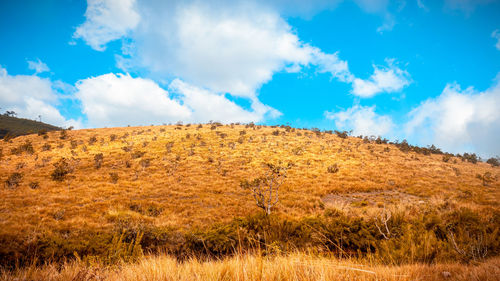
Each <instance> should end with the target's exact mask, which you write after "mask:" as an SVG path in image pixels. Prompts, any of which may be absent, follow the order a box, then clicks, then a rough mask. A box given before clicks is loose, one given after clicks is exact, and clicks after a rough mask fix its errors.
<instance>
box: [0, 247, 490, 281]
mask: <svg viewBox="0 0 500 281" xmlns="http://www.w3.org/2000/svg"><path fill="white" fill-rule="evenodd" d="M361 262H362V261H360V260H347V259H342V260H338V259H332V258H325V257H317V256H314V255H310V254H307V253H295V254H292V255H288V256H272V257H263V256H260V255H246V254H245V255H237V256H234V257H232V258H226V259H222V260H214V261H203V260H200V259H196V258H192V259H189V260H187V261H184V262H179V261H177V260H176V259H175V258H173V257H171V256H168V255H159V256H150V257H145V258H143V259H141V260H140V261H139V262H137V263H128V264H122V265H121V266H119V267H105V266H102V265H94V266H87V265H85V264H84V263H82V262H71V263H66V264H64V265H63V266H61V267H59V266H56V265H53V264H49V265H46V266H44V267H29V268H25V269H22V270H18V271H15V272H3V273H2V274H1V275H0V280H75V281H76V280H134V281H135V280H148V281H149V280H186V281H187V280H200V281H201V280H203V281H212V280H213V281H215V280H241V281H243V280H282V281H287V280H293V281H306V280H307V281H308V280H311V281H312V280H332V281H335V280H360V281H361V280H363V281H367V280H401V281H404V280H444V279H446V280H492V281H493V280H500V258H494V259H490V260H487V261H486V262H484V263H481V264H477V265H468V266H464V265H462V264H437V265H424V264H413V265H405V266H384V265H379V264H369V262H366V261H365V264H361Z"/></svg>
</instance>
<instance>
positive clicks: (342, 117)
mask: <svg viewBox="0 0 500 281" xmlns="http://www.w3.org/2000/svg"><path fill="white" fill-rule="evenodd" d="M325 117H326V118H327V119H330V120H333V121H334V122H335V126H336V127H337V128H338V129H340V130H346V131H350V130H352V133H353V134H354V135H364V136H371V135H374V136H389V135H390V134H391V133H392V131H393V129H394V128H395V125H394V123H393V122H392V118H391V117H390V116H388V115H379V114H377V113H376V112H375V106H360V105H354V106H353V107H351V108H348V109H346V110H344V111H338V112H330V111H327V112H325Z"/></svg>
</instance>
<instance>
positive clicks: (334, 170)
mask: <svg viewBox="0 0 500 281" xmlns="http://www.w3.org/2000/svg"><path fill="white" fill-rule="evenodd" d="M327 171H328V173H330V174H335V173H337V172H338V171H339V166H338V165H337V164H336V163H335V164H333V165H330V166H328V168H327Z"/></svg>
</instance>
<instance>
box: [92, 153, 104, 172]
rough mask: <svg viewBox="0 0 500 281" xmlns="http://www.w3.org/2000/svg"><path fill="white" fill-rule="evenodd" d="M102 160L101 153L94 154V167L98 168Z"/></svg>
mask: <svg viewBox="0 0 500 281" xmlns="http://www.w3.org/2000/svg"><path fill="white" fill-rule="evenodd" d="M103 160H104V156H103V155H102V153H99V154H96V155H94V167H95V168H96V169H100V168H101V166H102V162H103Z"/></svg>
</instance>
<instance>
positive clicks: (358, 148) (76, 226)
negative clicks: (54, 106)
mask: <svg viewBox="0 0 500 281" xmlns="http://www.w3.org/2000/svg"><path fill="white" fill-rule="evenodd" d="M47 135H48V138H47V137H44V136H38V135H27V136H23V137H18V138H16V139H14V140H12V142H1V144H0V149H1V155H2V156H1V158H0V181H1V182H2V183H4V186H3V188H2V189H1V190H0V196H1V198H2V203H1V204H0V260H1V261H2V262H3V263H4V264H14V263H16V262H18V263H23V262H24V263H25V262H29V261H30V259H32V258H33V257H35V256H36V257H37V258H38V260H39V261H46V260H61V259H63V258H74V257H75V255H77V256H79V257H80V258H82V259H85V260H87V261H89V260H95V259H98V260H100V261H101V262H104V263H107V262H110V261H112V260H113V259H114V258H116V257H117V256H119V257H120V258H125V259H130V258H132V259H133V258H134V257H135V256H136V254H137V255H141V253H142V252H144V253H148V252H153V253H155V252H168V253H170V254H173V255H175V256H177V257H181V258H182V257H185V256H190V255H193V254H194V255H197V256H199V255H202V256H225V255H229V254H232V253H234V252H235V251H236V249H239V251H244V250H245V249H254V250H255V249H261V250H263V251H264V254H273V253H280V254H281V253H288V252H293V251H296V250H308V251H311V250H312V251H314V252H317V253H329V254H333V255H335V256H337V257H340V258H342V257H347V256H348V257H357V258H371V259H376V260H378V261H380V262H381V263H384V264H401V263H413V262H425V263H433V262H440V261H454V262H471V261H480V260H482V259H483V258H487V257H492V256H497V255H498V254H499V253H500V245H499V243H500V236H499V228H500V212H499V211H500V208H499V198H500V168H499V167H492V166H491V165H489V164H487V163H483V162H478V163H475V164H474V163H472V162H469V161H465V160H463V158H459V157H455V156H450V155H443V154H432V153H431V154H428V155H425V154H422V153H417V152H415V151H411V150H410V151H408V149H407V148H405V147H402V146H396V145H394V144H384V143H377V141H370V140H367V139H366V140H363V139H360V138H354V137H346V138H343V137H339V136H337V135H335V134H328V133H324V132H318V131H309V130H299V129H293V128H288V127H286V128H279V127H262V126H244V125H231V126H230V125H226V126H218V125H216V124H205V125H184V126H182V125H177V126H150V127H126V128H109V129H89V130H76V131H60V132H49V133H48V134H47ZM425 153H427V152H425ZM265 163H274V164H280V163H281V165H285V164H288V163H290V165H291V167H290V169H289V170H288V174H287V178H286V181H285V182H284V184H283V185H282V186H281V187H280V193H279V203H278V204H277V205H276V207H275V208H274V209H273V213H272V215H271V216H265V215H263V214H262V213H263V212H262V210H261V209H259V208H258V207H257V206H256V204H255V200H254V198H253V196H252V192H251V191H250V190H248V189H244V188H242V186H244V184H242V183H244V182H245V180H248V181H251V180H252V179H254V178H256V177H259V176H261V175H264V174H265V173H266V172H267V167H266V165H265ZM122 233H123V235H124V236H123V237H122V238H123V241H122V240H120V241H117V240H118V239H117V237H119V236H120V234H122ZM134 241H136V242H137V243H136V244H138V246H139V247H140V249H139V250H140V251H137V252H130V253H129V254H127V255H125V256H123V252H122V251H119V250H117V249H121V247H125V246H126V245H132V244H134ZM122 242H123V243H125V244H123V243H122ZM127 243H129V244H127ZM124 245H125V246H124ZM485 252H486V253H485ZM117 253H120V254H117Z"/></svg>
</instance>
